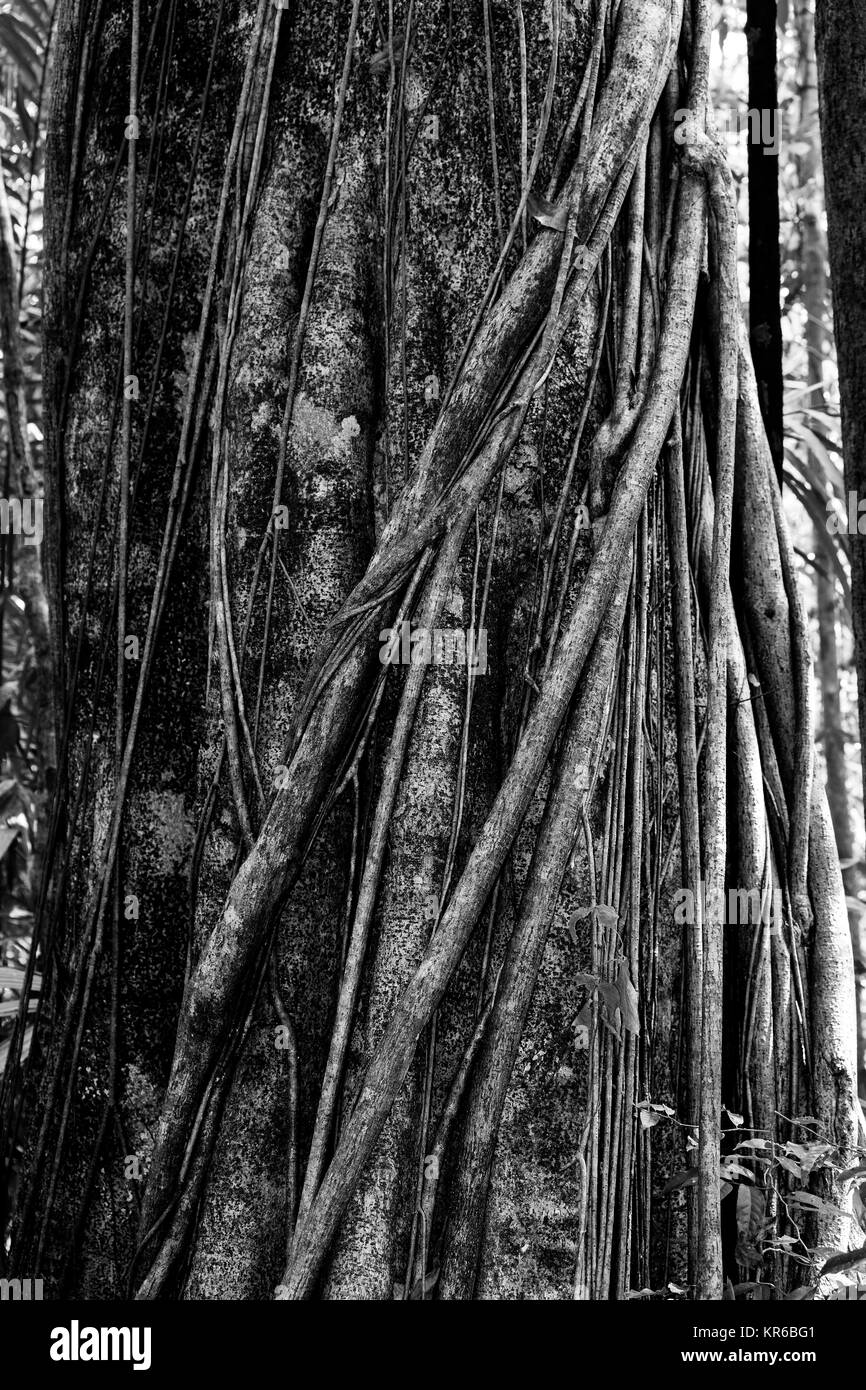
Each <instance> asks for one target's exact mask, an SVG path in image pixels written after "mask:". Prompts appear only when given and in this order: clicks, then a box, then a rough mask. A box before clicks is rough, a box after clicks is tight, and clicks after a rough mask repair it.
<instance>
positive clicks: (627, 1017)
mask: <svg viewBox="0 0 866 1390" xmlns="http://www.w3.org/2000/svg"><path fill="white" fill-rule="evenodd" d="M616 988H617V992H618V994H619V1006H620V1009H621V1010H622V1021H623V1026H624V1028H625V1029H626V1031H627V1032H629V1033H634V1034H636V1035H639V1034H640V1018H639V1016H638V997H637V990H636V989H635V987H634V985H633V984H632V982H631V979H630V977H629V973H628V971H627V970H626V968H625V962H623V963H622V965H621V966H620V967H619V974H618V975H617V977H616Z"/></svg>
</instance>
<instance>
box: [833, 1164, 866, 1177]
mask: <svg viewBox="0 0 866 1390" xmlns="http://www.w3.org/2000/svg"><path fill="white" fill-rule="evenodd" d="M864 1176H866V1163H858V1164H857V1167H856V1168H846V1169H845V1171H844V1173H840V1174H839V1181H840V1182H848V1181H849V1179H851V1178H861V1177H864Z"/></svg>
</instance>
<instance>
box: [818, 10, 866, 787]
mask: <svg viewBox="0 0 866 1390" xmlns="http://www.w3.org/2000/svg"><path fill="white" fill-rule="evenodd" d="M815 43H816V49H817V55H818V92H819V97H820V106H821V140H822V144H823V150H824V184H825V189H826V203H827V226H828V235H829V243H830V271H831V280H832V286H833V322H834V329H835V335H836V348H837V353H838V359H839V393H840V396H841V400H842V438H843V444H844V452H845V486H846V489H848V490H849V491H851V492H854V493H855V494H856V497H857V501H858V503H859V502H861V501H863V499H864V498H866V376H864V373H863V353H864V350H866V302H864V296H863V283H864V276H866V225H864V220H863V199H864V196H866V107H864V101H863V91H864V77H863V73H864V65H866V13H864V11H863V8H862V6H859V5H847V4H845V3H844V0H817V4H816V10H815ZM851 589H852V596H853V618H854V641H855V652H856V659H857V687H858V698H859V702H860V730H861V758H862V759H863V775H864V786H866V740H864V739H863V736H862V734H863V730H864V729H866V645H864V642H866V536H862V535H854V536H852V537H851Z"/></svg>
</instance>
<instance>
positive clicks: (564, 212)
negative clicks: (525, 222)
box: [526, 193, 568, 232]
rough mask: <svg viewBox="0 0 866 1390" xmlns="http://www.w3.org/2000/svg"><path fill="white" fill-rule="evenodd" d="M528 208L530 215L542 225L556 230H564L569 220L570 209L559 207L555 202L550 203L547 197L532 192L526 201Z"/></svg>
mask: <svg viewBox="0 0 866 1390" xmlns="http://www.w3.org/2000/svg"><path fill="white" fill-rule="evenodd" d="M526 210H527V212H528V213H529V216H530V217H532V218H534V219H535V221H536V222H539V223H540V224H541V226H542V227H549V228H550V229H551V231H554V232H564V231H565V227H566V223H567V222H568V209H567V208H565V207H561V208H558V207H557V206H556V204H555V203H549V202H548V201H547V199H546V198H536V196H535V194H534V193H530V195H529V198H528V199H527V202H526Z"/></svg>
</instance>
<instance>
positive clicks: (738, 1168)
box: [719, 1158, 755, 1182]
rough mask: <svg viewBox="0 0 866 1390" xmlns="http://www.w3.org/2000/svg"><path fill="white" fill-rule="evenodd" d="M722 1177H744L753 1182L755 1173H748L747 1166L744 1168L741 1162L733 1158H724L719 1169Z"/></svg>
mask: <svg viewBox="0 0 866 1390" xmlns="http://www.w3.org/2000/svg"><path fill="white" fill-rule="evenodd" d="M719 1172H720V1173H721V1175H722V1177H723V1178H744V1179H745V1180H746V1182H754V1181H755V1175H754V1173H750V1172H749V1170H748V1168H744V1167H743V1165H742V1163H737V1161H736V1159H734V1158H726V1159H724V1160H723V1162H722V1166H721V1168H720V1169H719Z"/></svg>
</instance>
